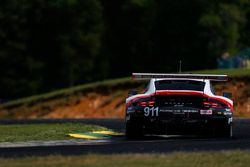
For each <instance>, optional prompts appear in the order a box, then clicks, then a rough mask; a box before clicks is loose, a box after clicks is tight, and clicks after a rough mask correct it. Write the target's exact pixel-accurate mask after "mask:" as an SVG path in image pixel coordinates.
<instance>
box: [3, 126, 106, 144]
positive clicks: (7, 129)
mask: <svg viewBox="0 0 250 167" xmlns="http://www.w3.org/2000/svg"><path fill="white" fill-rule="evenodd" d="M96 130H106V128H104V127H101V126H96V125H86V124H82V123H58V124H22V125H0V142H19V141H36V140H41V141H49V140H69V139H73V138H72V137H69V136H68V135H67V134H68V133H84V132H92V131H96Z"/></svg>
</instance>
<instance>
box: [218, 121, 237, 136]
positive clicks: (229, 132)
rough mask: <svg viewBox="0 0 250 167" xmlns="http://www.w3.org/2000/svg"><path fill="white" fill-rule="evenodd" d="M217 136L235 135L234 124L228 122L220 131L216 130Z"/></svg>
mask: <svg viewBox="0 0 250 167" xmlns="http://www.w3.org/2000/svg"><path fill="white" fill-rule="evenodd" d="M215 135H216V136H218V137H224V138H232V137H233V125H232V124H229V125H228V124H227V125H224V126H223V127H221V128H219V129H218V131H216V134H215Z"/></svg>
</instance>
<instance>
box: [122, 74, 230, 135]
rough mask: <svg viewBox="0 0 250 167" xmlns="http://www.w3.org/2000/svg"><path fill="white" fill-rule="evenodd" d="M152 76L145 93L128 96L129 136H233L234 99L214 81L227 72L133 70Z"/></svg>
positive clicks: (143, 75) (127, 131)
mask: <svg viewBox="0 0 250 167" xmlns="http://www.w3.org/2000/svg"><path fill="white" fill-rule="evenodd" d="M132 77H133V78H134V79H149V80H150V81H149V83H148V86H147V88H146V90H145V92H144V93H142V94H136V93H135V92H131V93H130V95H129V97H128V98H127V99H126V116H125V124H126V137H127V138H137V137H142V136H143V135H145V134H157V135H162V134H164V135H179V134H182V135H185V134H201V135H213V136H222V137H232V122H233V118H232V116H233V101H232V100H230V99H229V98H227V97H223V96H217V95H215V94H214V90H213V88H212V85H211V83H210V81H211V80H212V81H227V76H226V75H208V74H206V75H204V74H203V75H202V74H145V73H133V75H132Z"/></svg>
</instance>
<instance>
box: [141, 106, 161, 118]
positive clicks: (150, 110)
mask: <svg viewBox="0 0 250 167" xmlns="http://www.w3.org/2000/svg"><path fill="white" fill-rule="evenodd" d="M144 116H145V117H149V116H152V117H154V116H156V117H158V116H159V107H145V108H144Z"/></svg>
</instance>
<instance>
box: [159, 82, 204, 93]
mask: <svg viewBox="0 0 250 167" xmlns="http://www.w3.org/2000/svg"><path fill="white" fill-rule="evenodd" d="M204 86H205V82H202V81H192V80H161V81H155V88H156V90H195V91H203V90H204Z"/></svg>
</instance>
